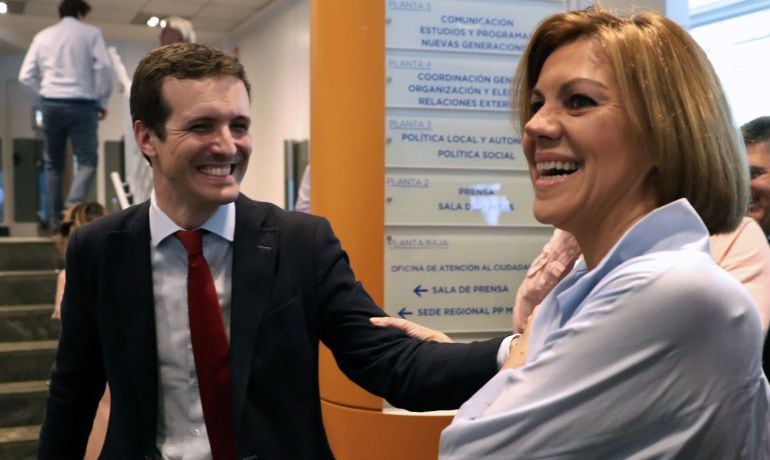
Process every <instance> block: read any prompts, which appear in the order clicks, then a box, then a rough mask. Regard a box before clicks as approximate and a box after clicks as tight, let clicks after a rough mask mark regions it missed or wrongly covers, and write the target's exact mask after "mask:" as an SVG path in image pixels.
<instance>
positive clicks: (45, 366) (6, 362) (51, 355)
mask: <svg viewBox="0 0 770 460" xmlns="http://www.w3.org/2000/svg"><path fill="white" fill-rule="evenodd" d="M57 346H58V341H56V340H38V341H33V342H4V343H0V382H24V381H27V380H43V381H45V380H47V379H48V377H49V376H50V374H51V366H52V365H53V362H54V359H55V357H56V348H57ZM0 407H1V406H0ZM0 412H2V410H0Z"/></svg>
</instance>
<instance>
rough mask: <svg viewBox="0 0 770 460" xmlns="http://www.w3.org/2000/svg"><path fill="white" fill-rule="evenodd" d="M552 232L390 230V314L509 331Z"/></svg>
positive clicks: (442, 325) (435, 324) (442, 326)
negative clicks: (523, 285)
mask: <svg viewBox="0 0 770 460" xmlns="http://www.w3.org/2000/svg"><path fill="white" fill-rule="evenodd" d="M549 232H550V230H548V229H543V230H534V229H532V230H531V231H520V230H514V229H511V230H510V231H507V232H494V233H492V234H490V233H487V232H485V233H478V232H473V231H470V230H466V231H462V230H457V229H454V230H446V231H443V232H439V233H437V232H436V231H435V230H431V231H427V230H421V229H403V228H392V229H388V230H387V231H386V241H385V271H386V273H385V311H387V312H388V314H389V315H391V316H400V317H402V318H405V319H408V320H412V321H416V322H418V323H420V324H423V325H425V326H428V327H431V328H434V329H439V330H443V331H448V332H457V331H463V332H481V331H510V330H511V327H512V326H511V315H512V314H513V306H514V303H515V297H516V290H517V289H518V287H519V284H520V283H521V281H522V280H523V279H524V276H525V275H526V273H527V270H528V269H529V266H530V263H531V262H532V260H533V259H534V258H535V257H536V256H537V254H539V252H540V249H541V248H542V247H543V245H544V244H545V242H546V241H547V240H548V238H549V237H550V233H549Z"/></svg>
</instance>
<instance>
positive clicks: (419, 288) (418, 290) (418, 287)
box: [414, 284, 428, 297]
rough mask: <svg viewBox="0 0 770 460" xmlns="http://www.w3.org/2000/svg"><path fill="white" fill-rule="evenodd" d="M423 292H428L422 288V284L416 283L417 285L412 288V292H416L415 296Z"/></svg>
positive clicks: (419, 295)
mask: <svg viewBox="0 0 770 460" xmlns="http://www.w3.org/2000/svg"><path fill="white" fill-rule="evenodd" d="M423 292H428V290H427V289H424V288H423V287H422V284H418V285H417V287H416V288H414V293H415V294H417V297H422V293H423Z"/></svg>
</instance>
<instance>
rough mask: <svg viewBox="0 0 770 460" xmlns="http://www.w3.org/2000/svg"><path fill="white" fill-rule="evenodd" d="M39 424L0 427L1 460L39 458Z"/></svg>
mask: <svg viewBox="0 0 770 460" xmlns="http://www.w3.org/2000/svg"><path fill="white" fill-rule="evenodd" d="M39 435H40V426H39V425H29V426H15V427H11V428H0V460H27V459H30V460H32V459H35V458H37V439H38V436H39Z"/></svg>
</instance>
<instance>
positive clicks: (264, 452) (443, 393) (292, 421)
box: [39, 43, 500, 460]
mask: <svg viewBox="0 0 770 460" xmlns="http://www.w3.org/2000/svg"><path fill="white" fill-rule="evenodd" d="M249 111H250V102H249V84H248V81H247V79H246V76H245V74H244V71H243V68H242V66H241V65H240V64H239V63H238V62H237V61H236V60H234V59H233V58H231V57H229V56H227V55H225V54H223V53H221V52H219V51H217V50H215V49H213V48H210V47H206V46H203V45H193V44H188V43H178V44H174V45H170V46H167V47H163V48H160V49H158V50H156V51H154V52H152V53H151V54H149V55H148V56H147V57H145V58H144V59H143V60H142V62H141V63H140V64H139V67H138V68H137V70H136V73H135V76H134V84H133V87H132V90H131V113H132V117H133V119H134V131H135V137H136V140H137V144H138V146H139V148H140V149H141V150H142V152H143V153H144V155H146V156H147V157H148V159H149V160H150V162H151V164H152V169H153V181H154V192H153V196H152V198H151V200H150V201H149V202H145V203H143V204H140V205H138V206H134V207H132V208H129V209H127V210H125V211H123V212H119V213H115V214H112V215H109V216H106V217H104V218H102V219H100V220H98V221H96V222H95V223H94V224H92V225H88V226H85V227H82V228H81V229H79V230H78V231H77V232H75V234H74V235H72V237H71V239H70V243H69V248H68V253H67V283H66V290H65V294H64V301H63V307H62V336H61V340H60V345H59V351H58V353H57V357H56V369H55V371H54V372H53V374H52V377H51V386H50V395H49V397H48V402H47V410H46V415H45V420H44V423H43V427H42V430H41V434H40V448H39V449H40V450H39V458H42V459H57V460H59V459H80V458H82V456H83V450H84V448H85V444H86V439H87V437H88V433H89V430H90V427H91V422H92V420H93V415H94V411H95V408H96V405H97V402H98V401H99V398H100V396H101V394H102V392H103V391H104V387H105V382H109V385H110V390H111V394H112V412H111V415H110V424H109V428H108V432H107V437H106V440H105V443H104V449H103V451H102V456H103V457H104V458H108V459H124V458H125V459H136V458H169V459H176V458H183V457H184V458H196V459H197V458H212V456H213V458H214V459H215V460H219V459H232V458H239V459H256V458H260V459H301V458H330V457H331V456H332V454H331V451H330V449H329V446H328V443H327V441H326V437H325V435H324V431H323V426H322V421H321V406H320V398H319V389H318V343H319V340H320V341H323V342H324V343H325V344H326V345H327V346H328V347H329V348H330V349H331V350H332V351H333V353H334V355H335V357H336V359H337V362H338V363H339V365H340V367H341V368H342V370H343V371H344V372H345V373H346V374H347V375H348V376H349V377H350V378H352V379H353V380H354V381H356V382H357V383H359V384H360V385H362V386H363V387H364V388H366V389H367V390H369V391H371V392H373V393H375V394H377V395H381V396H383V397H385V398H387V399H388V400H389V401H391V402H392V403H394V404H395V405H398V406H401V407H405V408H408V409H412V410H429V409H441V408H454V407H457V406H459V404H460V403H462V402H463V401H464V400H465V399H467V398H468V397H469V396H470V395H471V394H472V393H473V392H474V391H475V390H476V389H478V388H479V387H480V386H481V385H483V384H484V383H485V382H486V381H487V380H488V379H489V378H490V377H491V376H492V375H493V374H494V373H495V372H496V370H497V362H496V355H497V351H498V347H499V346H500V341H499V340H492V341H488V342H479V343H473V344H440V343H435V342H422V341H419V340H413V339H410V338H408V337H407V336H406V335H404V334H403V333H401V332H399V331H396V330H394V329H389V328H378V327H375V326H373V325H371V324H370V323H369V318H370V317H373V316H382V315H383V312H382V311H381V310H380V309H378V307H377V306H376V305H375V304H374V302H373V301H372V299H371V298H370V297H369V296H368V295H367V293H366V292H365V291H364V289H363V288H362V286H361V285H360V284H359V283H358V282H356V280H355V277H354V274H353V272H352V271H351V268H350V266H349V263H348V259H347V256H346V254H345V252H344V251H343V250H342V249H341V247H340V243H339V241H338V240H337V238H336V237H335V236H334V234H333V232H332V230H331V228H330V226H329V223H328V222H327V221H326V220H325V219H322V218H319V217H314V216H311V215H307V214H302V213H293V212H285V211H283V210H281V209H279V208H278V207H276V206H274V205H271V204H268V203H262V202H257V201H252V200H250V199H249V198H247V197H245V196H243V195H241V194H240V192H239V183H240V180H241V178H242V177H243V174H244V172H245V170H246V166H247V164H248V160H249V157H250V154H251V139H250V137H249V134H248V128H249V122H250V117H249ZM195 229H204V230H205V232H203V234H201V233H200V232H195V231H191V230H195ZM191 234H195V235H199V236H198V237H197V238H199V239H200V238H202V249H200V248H199V249H197V250H196V249H190V247H191V246H189V243H188V237H189V235H191ZM201 235H202V236H201ZM201 252H202V254H203V258H204V259H205V260H203V261H202V262H201V260H200V256H201ZM201 265H205V266H206V267H207V270H205V273H207V275H205V276H204V277H203V278H198V277H199V276H201V275H200V273H201V272H200V271H199V269H200V268H201ZM188 270H189V272H188ZM194 273H195V274H194ZM187 277H189V278H190V280H196V281H195V282H192V281H191V282H190V283H188V282H187ZM200 280H205V281H200ZM202 285H206V286H213V287H211V288H210V289H209V291H205V292H203V291H199V290H198V289H199V288H200V287H201V286H202ZM201 292H203V293H201ZM209 294H211V295H209ZM211 297H213V300H212V299H211ZM203 298H206V299H207V300H206V301H205V302H203V301H201V300H200V299H203ZM201 302H203V303H206V304H207V305H208V304H211V303H212V302H213V303H214V304H215V308H216V310H215V314H214V316H213V317H212V316H208V319H207V320H206V321H204V322H203V324H201V322H200V320H199V319H196V318H198V316H199V315H200V314H201V313H200V311H201V310H198V308H203V307H197V306H196V307H194V304H195V305H198V304H199V303H201ZM188 304H189V305H188ZM188 308H189V311H188ZM194 309H195V310H194ZM201 328H202V329H203V330H206V331H208V332H206V333H207V334H209V337H204V339H205V341H204V343H203V345H201V342H200V340H201V339H200V334H201V333H200V331H201ZM196 337H197V338H196ZM220 339H221V340H220ZM220 345H223V347H220ZM220 352H222V353H225V354H223V355H221V354H219V353H220ZM204 354H208V355H212V354H213V355H216V356H224V358H225V359H219V360H217V359H212V360H210V361H207V359H208V358H203V357H202V356H203V355H204ZM212 362H213V363H214V364H212ZM210 366H214V367H215V369H216V371H215V372H214V373H213V374H214V375H215V378H212V379H209V377H211V375H209V374H208V372H209V369H210ZM216 366H219V367H216ZM204 368H205V369H206V371H205V372H204V371H202V370H201V369H204ZM202 372H204V373H205V376H204V374H202ZM217 385H218V386H217ZM212 386H213V387H214V388H215V391H213V392H212V391H211V388H212ZM222 395H226V397H225V398H224V399H219V400H218V401H219V402H217V403H216V404H211V403H210V402H209V401H212V400H215V401H216V398H217V397H221V396H222ZM212 414H213V415H212ZM223 414H224V415H223ZM217 417H220V418H218V419H217ZM214 420H218V422H217V423H212V421H214ZM223 426H224V427H225V429H224V430H223V429H222V427H223ZM228 426H230V427H231V428H228ZM236 452H237V454H236Z"/></svg>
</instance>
